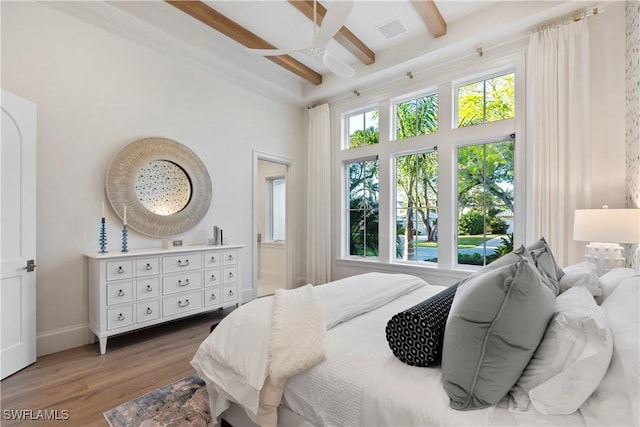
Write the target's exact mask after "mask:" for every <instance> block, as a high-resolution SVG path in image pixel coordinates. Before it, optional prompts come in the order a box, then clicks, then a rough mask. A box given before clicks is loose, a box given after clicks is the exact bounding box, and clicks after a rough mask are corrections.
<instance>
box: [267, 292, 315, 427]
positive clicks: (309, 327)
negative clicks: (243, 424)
mask: <svg viewBox="0 0 640 427" xmlns="http://www.w3.org/2000/svg"><path fill="white" fill-rule="evenodd" d="M325 335H326V327H325V321H324V312H323V310H322V308H321V307H320V304H319V302H318V299H317V297H316V295H315V292H314V288H313V286H312V285H306V286H303V287H301V288H297V289H291V290H285V289H278V290H277V291H276V293H275V295H274V298H273V314H272V316H271V337H270V339H269V359H268V363H267V378H266V380H265V383H264V386H263V387H262V390H260V403H259V408H258V414H257V420H258V422H259V424H260V425H262V426H276V425H277V424H278V413H277V409H278V405H280V401H281V400H282V394H283V392H284V387H285V386H286V384H287V380H288V379H289V378H291V377H292V376H294V375H297V374H299V373H301V372H304V371H306V370H307V369H309V368H312V367H314V366H315V365H317V364H318V363H320V362H322V361H323V360H324V359H325Z"/></svg>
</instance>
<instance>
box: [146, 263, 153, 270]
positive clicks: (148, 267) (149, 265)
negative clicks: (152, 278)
mask: <svg viewBox="0 0 640 427" xmlns="http://www.w3.org/2000/svg"><path fill="white" fill-rule="evenodd" d="M146 269H147V271H149V270H151V269H153V267H151V264H149V263H147V267H146Z"/></svg>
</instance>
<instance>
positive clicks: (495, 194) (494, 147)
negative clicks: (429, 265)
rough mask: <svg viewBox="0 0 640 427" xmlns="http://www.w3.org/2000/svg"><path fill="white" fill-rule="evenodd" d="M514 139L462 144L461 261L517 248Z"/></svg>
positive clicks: (479, 261)
mask: <svg viewBox="0 0 640 427" xmlns="http://www.w3.org/2000/svg"><path fill="white" fill-rule="evenodd" d="M513 146H514V141H513V139H509V140H506V141H499V142H492V143H487V144H477V145H469V146H466V147H460V148H458V264H467V265H485V264H488V263H490V262H491V261H493V260H495V259H497V258H499V257H500V256H502V255H504V254H506V253H509V252H511V251H512V250H513V212H514V206H513V201H514V197H513V195H514V193H513V178H514V167H513Z"/></svg>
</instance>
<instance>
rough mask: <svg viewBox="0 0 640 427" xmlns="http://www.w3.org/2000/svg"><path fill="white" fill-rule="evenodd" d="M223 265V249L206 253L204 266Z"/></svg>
mask: <svg viewBox="0 0 640 427" xmlns="http://www.w3.org/2000/svg"><path fill="white" fill-rule="evenodd" d="M221 265H222V251H215V252H207V253H205V254H204V268H209V267H220V266H221Z"/></svg>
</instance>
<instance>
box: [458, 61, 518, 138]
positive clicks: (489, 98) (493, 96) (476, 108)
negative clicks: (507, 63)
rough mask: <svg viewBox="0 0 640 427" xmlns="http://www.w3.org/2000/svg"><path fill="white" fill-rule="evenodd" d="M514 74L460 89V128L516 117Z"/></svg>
mask: <svg viewBox="0 0 640 427" xmlns="http://www.w3.org/2000/svg"><path fill="white" fill-rule="evenodd" d="M514 90H515V85H514V73H510V74H505V75H502V76H498V77H493V78H491V79H487V80H481V81H479V82H474V83H471V84H467V85H465V86H460V87H458V90H457V92H458V96H457V102H458V127H465V126H472V125H476V124H479V123H487V122H493V121H496V120H502V119H509V118H511V117H514V116H515V98H514Z"/></svg>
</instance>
